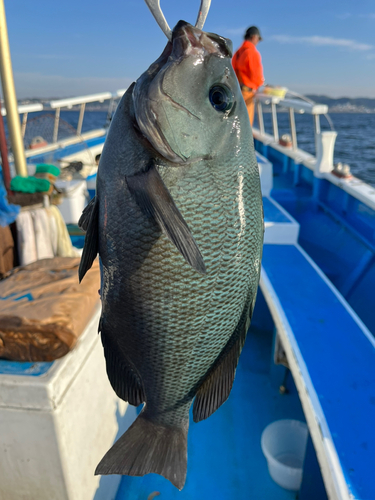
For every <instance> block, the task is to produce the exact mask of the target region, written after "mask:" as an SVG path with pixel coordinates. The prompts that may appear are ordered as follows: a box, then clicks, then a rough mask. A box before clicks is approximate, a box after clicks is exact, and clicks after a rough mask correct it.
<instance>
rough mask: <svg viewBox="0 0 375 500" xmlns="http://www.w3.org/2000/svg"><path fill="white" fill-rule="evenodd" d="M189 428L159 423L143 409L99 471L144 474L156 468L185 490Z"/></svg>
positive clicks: (98, 472) (105, 456) (96, 471)
mask: <svg viewBox="0 0 375 500" xmlns="http://www.w3.org/2000/svg"><path fill="white" fill-rule="evenodd" d="M187 431H188V425H184V426H183V427H167V426H163V425H160V424H155V423H153V422H151V421H150V420H148V419H147V418H145V417H144V416H143V415H142V413H141V414H140V415H139V416H138V418H137V419H136V420H135V422H134V423H133V424H132V426H131V427H129V429H128V430H127V431H126V432H125V434H123V435H122V436H121V437H120V439H119V440H118V441H117V442H116V443H115V444H114V445H113V446H112V448H111V449H110V450H109V451H108V452H107V453H106V454H105V455H104V457H103V458H102V460H101V461H100V463H99V465H98V466H97V468H96V470H95V474H101V475H107V474H121V475H127V476H144V475H145V474H148V473H150V472H155V473H156V474H160V475H161V476H164V477H165V478H166V479H169V481H170V482H171V483H172V484H173V485H174V486H176V488H178V489H179V490H182V488H183V486H184V484H185V479H186V468H187Z"/></svg>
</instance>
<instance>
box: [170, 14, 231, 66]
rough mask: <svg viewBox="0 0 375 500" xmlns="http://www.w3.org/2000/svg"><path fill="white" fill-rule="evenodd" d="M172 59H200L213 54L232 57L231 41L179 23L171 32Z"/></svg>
mask: <svg viewBox="0 0 375 500" xmlns="http://www.w3.org/2000/svg"><path fill="white" fill-rule="evenodd" d="M171 42H172V45H173V49H172V57H173V58H175V59H180V58H183V57H187V56H190V55H196V56H199V55H201V56H202V58H203V57H205V56H207V55H209V54H215V55H217V56H221V57H232V54H233V47H232V42H231V40H228V39H227V38H224V37H222V36H220V35H216V34H214V33H206V32H205V31H202V30H200V29H198V28H196V27H195V26H192V25H191V24H189V23H187V22H186V21H179V22H178V23H177V24H176V26H175V27H174V28H173V32H172V40H171Z"/></svg>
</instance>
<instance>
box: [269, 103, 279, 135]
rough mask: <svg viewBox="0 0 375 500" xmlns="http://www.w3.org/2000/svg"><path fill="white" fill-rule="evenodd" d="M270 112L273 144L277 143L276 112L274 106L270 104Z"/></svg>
mask: <svg viewBox="0 0 375 500" xmlns="http://www.w3.org/2000/svg"><path fill="white" fill-rule="evenodd" d="M271 111H272V128H273V137H274V139H275V142H279V127H278V125H277V111H276V104H275V103H273V102H271Z"/></svg>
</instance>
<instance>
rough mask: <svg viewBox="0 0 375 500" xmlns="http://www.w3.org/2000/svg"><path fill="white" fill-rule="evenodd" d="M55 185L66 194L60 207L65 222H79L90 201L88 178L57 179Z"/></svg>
mask: <svg viewBox="0 0 375 500" xmlns="http://www.w3.org/2000/svg"><path fill="white" fill-rule="evenodd" d="M55 186H56V187H57V189H59V190H60V191H62V193H63V196H64V198H63V202H62V203H61V205H59V209H60V212H61V214H62V216H63V218H64V221H65V224H77V223H78V221H79V218H80V217H81V215H82V211H83V209H84V208H85V206H86V205H87V201H88V200H87V198H88V193H87V185H86V180H85V179H82V180H81V179H78V180H71V181H62V180H57V181H56V183H55Z"/></svg>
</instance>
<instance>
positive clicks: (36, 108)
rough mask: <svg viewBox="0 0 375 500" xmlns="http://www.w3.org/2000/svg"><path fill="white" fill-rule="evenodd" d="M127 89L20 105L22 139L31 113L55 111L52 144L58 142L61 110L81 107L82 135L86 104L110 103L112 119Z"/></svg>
mask: <svg viewBox="0 0 375 500" xmlns="http://www.w3.org/2000/svg"><path fill="white" fill-rule="evenodd" d="M125 90H126V89H121V90H117V91H116V92H101V93H98V94H90V95H85V96H80V97H71V98H66V99H55V100H51V101H49V102H44V103H42V102H40V103H31V104H20V105H18V113H19V115H20V116H22V118H21V120H22V121H21V132H22V138H25V133H26V126H27V122H28V117H29V113H36V112H40V111H49V110H55V120H54V129H53V139H52V143H56V142H57V138H58V132H59V123H60V112H61V109H63V108H67V109H72V108H73V107H77V106H78V107H79V117H78V125H77V128H76V135H78V136H79V135H81V133H82V124H83V118H84V114H85V109H86V104H88V103H95V102H98V103H103V102H105V101H109V104H108V112H107V117H110V116H111V115H112V113H113V111H114V109H115V106H116V101H117V100H118V99H120V98H121V97H122V95H123V94H124V92H125ZM1 114H2V116H6V114H7V112H6V109H5V107H4V106H2V107H1Z"/></svg>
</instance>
